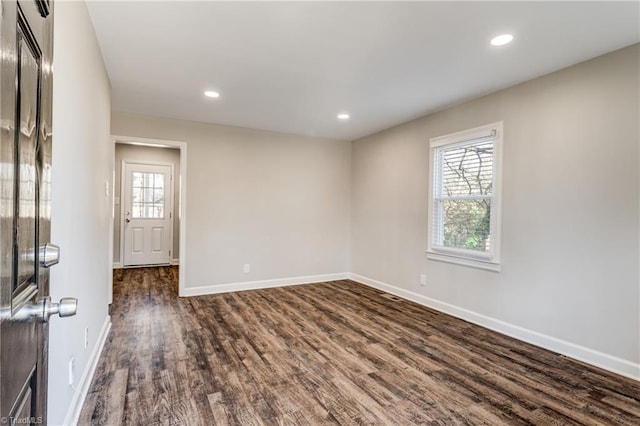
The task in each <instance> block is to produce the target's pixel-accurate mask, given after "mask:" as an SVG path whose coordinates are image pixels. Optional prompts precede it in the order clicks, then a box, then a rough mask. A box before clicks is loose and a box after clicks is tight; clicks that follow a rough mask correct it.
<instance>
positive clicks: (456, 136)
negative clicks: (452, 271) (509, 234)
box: [427, 121, 503, 272]
mask: <svg viewBox="0 0 640 426" xmlns="http://www.w3.org/2000/svg"><path fill="white" fill-rule="evenodd" d="M502 129H503V125H502V121H499V122H496V123H491V124H487V125H484V126H479V127H475V128H473V129H468V130H463V131H460V132H456V133H451V134H448V135H444V136H439V137H436V138H431V139H430V140H429V156H430V158H431V170H430V172H429V176H430V185H429V205H428V220H427V223H428V228H427V237H428V239H427V258H428V259H432V260H438V261H443V262H449V263H455V264H459V265H465V266H471V267H475V268H480V269H486V270H490V271H495V272H499V271H500V246H501V229H502V220H501V218H502V143H503V130H502ZM491 135H493V136H494V141H493V185H492V196H491V223H490V231H489V232H490V235H491V248H490V251H489V253H480V252H477V251H475V250H467V249H462V248H453V247H445V246H442V245H438V244H437V242H436V235H434V232H435V231H434V230H435V226H434V225H435V223H434V221H435V217H434V216H435V215H434V213H435V211H434V209H435V204H436V202H435V195H436V185H439V184H440V179H441V176H440V173H441V170H442V168H441V167H440V165H439V164H437V162H438V156H437V155H436V151H437V150H438V149H440V148H442V147H446V146H452V145H457V144H464V143H467V142H469V141H472V140H474V139H480V138H483V137H489V136H491Z"/></svg>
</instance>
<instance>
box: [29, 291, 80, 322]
mask: <svg viewBox="0 0 640 426" xmlns="http://www.w3.org/2000/svg"><path fill="white" fill-rule="evenodd" d="M34 308H35V309H34ZM32 309H33V311H32V312H33V313H32V315H33V316H34V317H36V318H37V319H39V320H40V321H42V322H49V317H50V316H51V315H56V314H57V315H58V316H60V317H61V318H64V317H71V316H73V315H75V314H76V312H77V310H78V299H76V298H74V297H63V298H62V299H60V302H58V303H53V302H51V297H49V296H47V297H43V298H42V299H40V301H38V303H35V304H34V306H33V308H32Z"/></svg>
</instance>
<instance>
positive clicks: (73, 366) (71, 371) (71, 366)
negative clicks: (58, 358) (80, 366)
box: [69, 357, 76, 385]
mask: <svg viewBox="0 0 640 426" xmlns="http://www.w3.org/2000/svg"><path fill="white" fill-rule="evenodd" d="M75 381H76V360H75V358H74V357H71V359H69V384H70V385H73V383H74V382H75Z"/></svg>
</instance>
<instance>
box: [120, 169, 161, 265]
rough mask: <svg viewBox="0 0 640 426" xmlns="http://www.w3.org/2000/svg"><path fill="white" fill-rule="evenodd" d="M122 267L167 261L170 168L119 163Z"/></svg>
mask: <svg viewBox="0 0 640 426" xmlns="http://www.w3.org/2000/svg"><path fill="white" fill-rule="evenodd" d="M122 170H123V171H124V173H123V174H124V176H123V180H122V181H123V182H124V185H123V191H122V193H123V195H124V197H123V198H124V200H123V203H122V206H123V211H122V216H121V217H122V220H123V227H122V228H123V229H124V232H123V235H124V238H123V240H124V244H123V246H124V247H123V249H124V258H123V261H124V266H137V265H158V264H167V263H170V261H171V247H172V246H173V219H172V218H173V211H172V210H173V184H172V180H173V166H172V165H165V164H162V165H161V164H141V163H135V162H127V161H125V162H123V165H122Z"/></svg>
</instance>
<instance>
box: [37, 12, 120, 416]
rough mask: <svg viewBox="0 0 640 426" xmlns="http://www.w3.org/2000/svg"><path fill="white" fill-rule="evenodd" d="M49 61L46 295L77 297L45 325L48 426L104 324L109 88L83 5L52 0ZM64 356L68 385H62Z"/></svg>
mask: <svg viewBox="0 0 640 426" xmlns="http://www.w3.org/2000/svg"><path fill="white" fill-rule="evenodd" d="M53 58H54V59H53V62H54V74H53V166H52V187H51V191H52V202H51V216H52V223H51V241H52V242H53V243H55V244H58V245H59V246H60V250H61V252H60V253H61V255H60V263H59V264H58V265H56V266H54V267H52V268H51V296H52V298H53V299H54V300H59V299H60V298H61V297H65V296H71V297H77V298H78V313H77V314H76V315H75V316H73V317H69V318H52V319H51V323H50V325H49V330H50V335H49V402H48V407H49V409H48V414H49V424H50V425H62V424H66V425H69V424H72V423H73V416H74V410H75V409H78V408H79V406H78V405H77V403H78V402H79V401H80V400H79V393H80V390H79V389H81V386H82V384H81V383H80V380H81V378H82V377H87V375H88V371H89V369H90V361H91V354H92V353H93V352H94V350H96V346H98V344H99V342H98V339H99V336H100V334H101V333H100V332H101V330H103V326H104V325H105V321H108V312H107V307H108V305H107V301H108V289H109V283H110V281H109V280H110V277H111V265H110V261H109V257H110V253H109V250H110V245H109V244H110V235H109V224H110V221H111V215H110V214H109V213H110V198H109V196H108V195H107V193H106V192H105V183H109V184H110V183H111V176H112V167H113V164H111V158H112V157H111V150H112V149H113V147H112V144H111V140H110V137H109V133H110V132H109V123H110V113H111V95H110V93H111V88H110V85H109V79H108V77H107V73H106V70H105V67H104V64H103V62H102V56H101V52H100V47H99V46H98V42H97V40H96V37H95V33H94V30H93V26H92V24H91V20H90V19H89V14H88V11H87V7H86V5H85V3H84V2H56V4H55V20H54V53H53ZM85 327H87V328H88V335H89V345H88V347H87V348H85V347H84V331H85ZM105 331H106V330H105ZM71 357H73V358H74V359H75V377H76V380H75V382H74V384H73V387H72V386H69V384H68V383H69V381H68V380H69V379H68V365H69V360H70V358H71ZM75 413H79V412H75Z"/></svg>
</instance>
